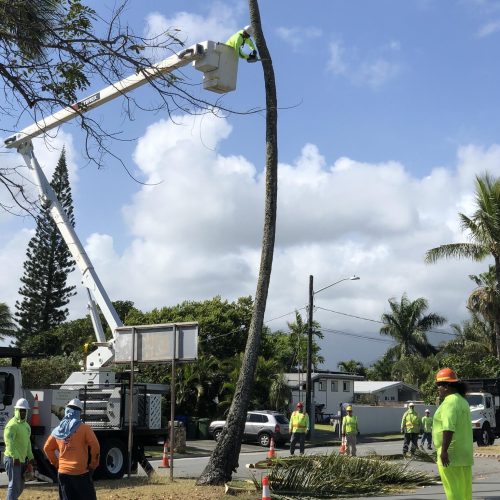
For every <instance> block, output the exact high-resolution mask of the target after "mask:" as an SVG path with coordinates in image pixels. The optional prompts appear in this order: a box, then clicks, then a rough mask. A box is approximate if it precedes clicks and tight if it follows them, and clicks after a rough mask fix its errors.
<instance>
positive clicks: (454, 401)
mask: <svg viewBox="0 0 500 500" xmlns="http://www.w3.org/2000/svg"><path fill="white" fill-rule="evenodd" d="M436 385H437V388H438V393H439V400H440V405H439V407H438V409H437V410H436V413H435V414H434V421H433V426H432V440H433V441H434V445H435V447H436V451H437V464H438V470H439V475H440V476H441V481H442V482H443V487H444V492H445V494H446V498H447V500H472V465H473V463H474V459H473V458H472V457H473V454H472V442H473V440H472V425H471V416H470V408H469V403H468V402H467V399H465V393H466V386H465V384H464V383H463V382H460V381H459V379H458V377H457V374H456V373H455V372H454V371H453V370H452V369H451V368H443V369H442V370H439V371H438V372H437V374H436Z"/></svg>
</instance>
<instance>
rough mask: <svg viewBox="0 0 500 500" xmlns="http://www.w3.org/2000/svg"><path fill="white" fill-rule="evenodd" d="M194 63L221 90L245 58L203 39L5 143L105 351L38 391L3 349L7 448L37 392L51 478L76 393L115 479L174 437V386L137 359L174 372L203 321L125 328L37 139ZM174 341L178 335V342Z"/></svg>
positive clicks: (0, 399) (1, 405) (106, 470)
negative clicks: (75, 276)
mask: <svg viewBox="0 0 500 500" xmlns="http://www.w3.org/2000/svg"><path fill="white" fill-rule="evenodd" d="M190 63H192V64H193V66H194V67H195V69H198V70H200V71H202V72H203V86H204V88H205V89H207V90H211V91H214V92H218V93H224V92H229V91H231V90H234V89H235V87H236V74H237V65H238V60H237V57H236V55H235V53H234V50H233V49H232V48H230V47H228V46H226V45H225V44H221V43H216V42H212V41H206V42H203V43H198V44H195V45H193V46H191V47H189V48H187V49H186V50H184V51H183V52H181V53H179V54H176V55H173V56H171V57H169V58H167V59H165V60H164V61H161V62H160V63H158V64H156V65H154V66H152V67H151V68H148V69H145V70H144V71H143V72H140V73H137V74H134V75H132V76H130V77H128V78H125V79H123V80H121V81H119V82H117V83H115V84H113V85H110V86H108V87H106V88H104V89H103V90H101V91H99V92H97V93H94V94H92V95H91V96H89V97H87V98H86V99H83V100H82V101H80V102H78V103H76V104H74V105H72V106H69V107H67V108H64V109H61V110H60V111H58V112H56V113H54V114H53V115H51V116H49V117H46V118H44V119H42V120H40V121H38V122H37V123H35V124H33V125H30V126H29V127H27V128H25V129H24V130H22V131H21V132H19V133H16V134H14V135H13V136H11V137H9V138H7V139H6V140H5V146H6V147H7V148H14V149H16V150H17V151H18V152H19V153H20V154H21V155H22V157H23V159H24V162H25V163H26V166H27V167H28V169H29V171H30V172H31V174H32V176H33V179H34V181H35V185H36V186H37V188H38V190H39V197H40V203H41V206H42V207H43V208H44V209H46V210H47V211H48V212H49V214H50V216H51V217H52V219H53V220H54V222H55V223H56V225H57V227H58V229H59V231H60V233H61V235H62V237H63V239H64V241H65V243H66V245H67V246H68V249H69V251H70V252H71V255H72V256H73V258H74V260H75V262H76V265H77V267H78V268H79V270H80V272H81V274H82V280H83V284H84V286H85V287H86V289H87V294H88V297H89V311H90V315H91V319H92V323H93V327H94V331H95V335H96V340H97V342H95V345H96V346H97V349H96V350H95V351H93V352H92V353H91V354H90V355H89V356H88V357H87V359H86V366H85V370H83V371H80V372H74V373H72V374H71V375H70V377H69V378H68V379H67V380H66V381H65V382H64V383H63V384H61V385H60V386H58V387H55V388H51V389H44V390H36V391H30V390H28V389H24V387H23V383H22V373H21V369H20V367H21V359H22V357H23V356H22V354H21V353H20V352H19V350H17V349H13V348H3V349H0V357H9V358H11V359H12V363H11V364H12V366H10V367H7V366H1V367H0V441H1V442H0V452H1V451H3V449H4V444H3V428H4V427H5V425H6V424H7V422H8V420H9V418H11V417H12V415H13V413H14V409H13V404H14V402H15V401H16V400H17V399H18V398H20V397H26V398H27V399H28V400H29V401H30V402H31V405H32V408H33V405H34V403H35V401H34V398H35V396H37V401H38V403H37V404H38V405H39V415H40V425H39V426H33V428H32V434H33V438H34V442H33V449H34V453H35V456H36V458H37V461H38V464H39V468H40V467H41V468H42V469H43V471H42V472H43V474H44V475H48V476H49V477H50V476H52V477H54V471H53V470H50V464H48V462H44V456H43V452H42V451H41V450H42V449H43V444H44V442H45V440H46V437H47V436H48V434H49V433H50V432H51V430H52V429H53V428H54V427H55V426H56V425H57V423H58V421H59V419H60V418H61V417H62V414H63V413H64V406H65V404H66V403H67V402H68V401H69V400H71V399H72V398H74V397H78V398H80V399H81V400H82V401H83V404H84V411H83V412H82V418H83V420H84V421H86V422H87V423H88V424H89V425H91V426H92V428H93V429H94V431H95V433H96V435H97V437H98V439H99V441H100V445H101V459H100V467H99V469H98V470H97V473H100V475H101V476H104V477H107V478H120V477H122V476H123V474H124V472H125V468H126V464H127V462H128V461H129V460H130V462H129V464H133V465H135V464H137V463H138V462H140V463H141V461H142V460H143V459H144V453H143V450H144V446H145V445H147V444H150V443H154V444H156V443H158V441H159V440H163V439H164V438H165V437H166V434H167V431H166V430H165V428H164V427H165V426H163V428H162V422H161V416H162V410H161V401H162V397H161V395H162V394H165V393H166V392H167V390H168V387H167V386H164V385H159V384H134V383H133V374H134V369H133V363H134V362H135V361H137V362H171V363H172V373H173V374H174V373H175V371H174V370H173V366H174V361H176V360H178V361H189V360H193V359H195V358H196V357H197V333H198V327H197V324H196V323H178V324H174V325H168V324H167V325H140V326H131V327H130V326H123V324H122V322H121V320H120V318H119V317H118V314H117V312H116V310H115V308H114V307H113V304H112V303H111V300H110V299H109V297H108V294H107V293H106V290H105V289H104V286H103V285H102V283H101V281H100V279H99V277H98V275H97V273H96V271H95V269H94V267H93V265H92V262H91V261H90V259H89V257H88V255H87V253H86V252H85V249H84V247H83V245H82V243H81V242H80V240H79V238H78V236H77V234H76V232H75V230H74V228H73V226H72V225H71V223H70V222H69V220H68V217H67V215H66V213H65V211H64V209H63V208H62V206H61V204H60V203H59V200H58V199H57V196H56V194H55V192H54V190H53V189H52V187H51V186H50V183H49V182H48V180H47V178H46V176H45V174H44V172H43V170H42V168H41V166H40V164H39V163H38V160H37V158H36V156H35V152H34V148H33V143H32V139H33V138H35V137H37V136H40V135H43V134H45V133H46V132H47V131H49V130H51V129H53V128H55V127H58V126H60V125H61V124H63V123H64V122H67V121H68V120H71V119H73V118H75V117H77V116H79V115H80V114H81V113H87V112H88V111H90V110H92V109H94V108H96V107H98V106H100V105H102V104H105V103H106V102H108V101H110V100H112V99H115V98H117V97H119V96H121V95H123V94H125V93H127V92H130V91H131V90H133V89H135V88H137V87H139V86H141V85H143V84H145V83H148V82H149V81H150V80H151V79H154V78H156V77H158V76H160V75H163V74H168V73H171V72H172V71H174V70H177V69H178V68H181V67H183V66H186V65H187V64H190ZM97 306H99V308H100V310H101V312H102V314H103V315H104V318H105V320H106V322H107V324H108V325H109V328H110V329H111V332H112V338H111V340H107V339H106V337H105V335H104V330H103V327H102V325H101V322H100V319H99V314H98V311H97ZM167 339H172V345H171V341H170V340H167ZM115 362H118V363H127V362H131V363H132V366H131V370H130V373H129V374H128V377H129V380H128V382H127V383H126V381H125V380H123V379H120V378H119V377H118V375H119V374H117V373H115V371H113V370H112V369H111V368H112V365H113V364H114V363H115ZM174 387H175V384H174V383H172V390H171V391H170V393H171V396H170V400H171V415H172V422H171V424H172V425H171V429H170V437H171V439H172V437H173V415H174V413H175V406H174V401H175V392H174ZM130 396H131V397H130ZM132 429H133V433H132ZM127 436H128V445H129V446H128V449H127ZM171 442H172V441H171ZM127 451H128V453H129V455H127ZM130 453H132V455H130ZM0 464H1V465H0V467H2V466H3V460H0ZM141 465H142V463H141ZM129 467H130V465H129ZM129 471H130V469H129Z"/></svg>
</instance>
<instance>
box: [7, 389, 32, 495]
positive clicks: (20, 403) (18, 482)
mask: <svg viewBox="0 0 500 500" xmlns="http://www.w3.org/2000/svg"><path fill="white" fill-rule="evenodd" d="M29 409H30V406H29V403H28V401H27V400H26V399H24V398H21V399H18V400H17V402H16V404H15V405H14V416H13V417H12V418H11V419H10V420H9V421H8V423H7V425H6V426H5V429H4V431H3V439H4V442H5V451H4V462H3V463H4V467H5V472H7V477H8V478H9V486H8V487H7V500H17V499H18V498H19V497H20V495H21V493H22V492H23V489H24V472H25V470H26V468H27V467H28V468H29V467H33V451H32V449H31V441H30V436H31V427H30V426H29V424H28V422H27V421H26V419H27V416H28V410H29Z"/></svg>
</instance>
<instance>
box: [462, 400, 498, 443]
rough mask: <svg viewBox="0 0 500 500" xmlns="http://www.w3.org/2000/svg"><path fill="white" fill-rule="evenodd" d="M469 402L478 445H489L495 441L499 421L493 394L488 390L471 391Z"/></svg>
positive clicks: (475, 439) (474, 434)
mask: <svg viewBox="0 0 500 500" xmlns="http://www.w3.org/2000/svg"><path fill="white" fill-rule="evenodd" d="M467 401H468V402H469V406H470V412H471V421H472V432H473V436H474V441H476V442H477V444H478V446H489V445H492V444H493V443H494V441H495V437H496V431H497V421H496V415H495V403H494V398H493V395H492V394H490V393H488V392H470V393H468V394H467Z"/></svg>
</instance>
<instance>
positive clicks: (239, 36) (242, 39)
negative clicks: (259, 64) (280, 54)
mask: <svg viewBox="0 0 500 500" xmlns="http://www.w3.org/2000/svg"><path fill="white" fill-rule="evenodd" d="M252 36H253V28H252V27H251V26H250V25H249V26H245V27H244V28H243V29H242V30H240V31H238V32H236V33H235V34H234V35H233V36H232V37H231V38H230V39H229V40H228V41H227V42H226V45H229V46H230V47H232V48H233V49H234V50H235V52H236V55H237V56H238V57H241V59H246V61H247V62H255V61H257V50H256V49H255V45H254V43H253V41H252V39H251V37H252ZM245 45H248V47H249V49H250V50H251V52H250V53H249V54H247V53H246V52H244V51H243V50H242V49H243V47H244V46H245Z"/></svg>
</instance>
